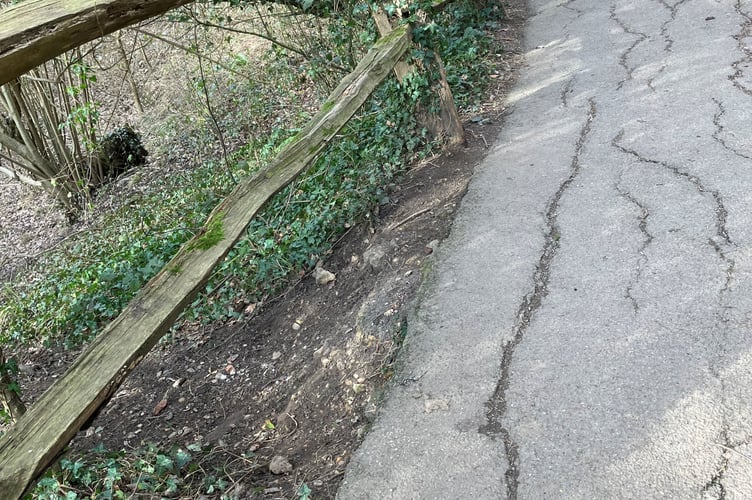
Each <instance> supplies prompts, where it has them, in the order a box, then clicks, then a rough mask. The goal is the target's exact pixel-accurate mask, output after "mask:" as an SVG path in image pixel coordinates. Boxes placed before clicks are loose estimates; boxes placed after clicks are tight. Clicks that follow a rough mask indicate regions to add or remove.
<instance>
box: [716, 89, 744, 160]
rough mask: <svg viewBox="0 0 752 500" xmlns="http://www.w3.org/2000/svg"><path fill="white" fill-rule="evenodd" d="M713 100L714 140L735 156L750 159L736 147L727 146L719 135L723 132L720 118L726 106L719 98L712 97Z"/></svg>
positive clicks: (724, 112)
mask: <svg viewBox="0 0 752 500" xmlns="http://www.w3.org/2000/svg"><path fill="white" fill-rule="evenodd" d="M713 102H714V103H715V104H716V106H717V107H718V111H716V113H715V114H714V115H713V125H715V131H714V132H713V139H714V140H715V142H717V143H718V144H720V145H721V146H723V148H724V149H726V150H728V151H729V152H731V153H733V154H735V155H736V156H738V157H740V158H744V159H746V160H752V156H750V155H747V154H744V153H742V152H741V151H739V150H738V149H736V148H733V147H731V146H729V145H728V144H727V143H726V140H725V139H724V138H723V137H721V134H722V133H723V132H725V131H726V130H725V128H724V126H723V124H722V123H721V119H722V118H723V115H725V114H726V108H725V107H724V106H723V102H722V101H721V100H720V99H716V98H715V97H714V98H713Z"/></svg>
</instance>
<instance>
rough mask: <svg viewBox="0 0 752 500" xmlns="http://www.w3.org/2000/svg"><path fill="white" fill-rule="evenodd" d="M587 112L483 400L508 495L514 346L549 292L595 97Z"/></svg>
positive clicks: (515, 480) (515, 481)
mask: <svg viewBox="0 0 752 500" xmlns="http://www.w3.org/2000/svg"><path fill="white" fill-rule="evenodd" d="M588 103H589V107H588V116H587V119H586V120H585V123H584V124H583V125H582V128H581V129H580V134H579V137H578V138H577V143H576V144H575V151H574V155H573V156H572V162H571V165H570V174H569V176H568V177H567V178H566V179H565V180H564V181H563V182H562V183H561V184H560V185H559V188H558V189H557V191H556V193H555V194H554V196H553V197H552V198H551V200H550V201H549V203H548V206H547V208H546V214H545V217H546V238H545V243H544V245H543V250H542V252H541V256H540V258H539V260H538V265H537V266H536V268H535V271H534V272H533V290H532V291H530V292H528V293H527V294H525V296H524V297H523V298H522V302H521V303H520V306H519V308H518V309H517V321H516V323H515V325H514V327H513V330H512V332H513V335H512V338H511V340H509V341H508V342H506V343H505V344H504V348H503V350H502V357H501V373H500V376H499V381H498V383H497V385H496V389H495V390H494V394H493V395H492V396H491V398H490V399H489V400H488V401H487V402H486V407H487V412H486V417H487V423H486V424H485V425H483V426H481V427H480V428H479V429H478V431H479V432H480V433H482V434H486V435H489V436H492V437H496V436H500V437H501V440H502V442H503V443H504V449H505V453H506V458H507V463H508V468H507V470H506V472H505V473H504V477H505V479H506V486H507V499H508V500H517V489H518V487H519V473H520V454H519V446H518V444H517V443H516V442H515V441H514V439H513V438H512V435H511V433H510V431H509V429H507V428H506V427H504V426H503V425H502V424H501V419H502V418H503V417H504V415H505V414H506V411H507V402H506V399H505V394H506V391H507V389H508V388H509V379H510V366H511V364H512V358H513V356H514V352H515V349H516V348H517V346H518V345H519V344H520V342H522V339H523V337H524V336H525V332H526V331H527V329H528V327H529V326H530V321H531V320H532V318H533V316H534V315H535V313H536V311H537V310H538V309H539V308H540V306H541V303H542V301H543V298H544V297H545V296H546V295H548V284H549V269H550V265H551V262H552V261H553V259H554V257H555V256H556V253H557V251H558V249H559V239H560V236H561V232H560V228H559V225H558V223H557V218H558V211H559V204H560V202H561V199H562V197H563V195H564V193H565V192H566V191H567V189H568V188H569V186H570V185H571V184H572V183H573V182H574V180H575V179H576V178H577V176H578V175H579V173H580V170H581V165H580V157H581V155H582V150H583V149H584V147H585V143H586V141H587V138H588V136H589V134H590V129H591V125H592V123H593V120H595V117H596V113H597V108H596V105H595V101H594V100H593V99H592V98H590V99H589V100H588Z"/></svg>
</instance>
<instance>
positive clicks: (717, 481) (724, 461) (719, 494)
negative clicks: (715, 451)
mask: <svg viewBox="0 0 752 500" xmlns="http://www.w3.org/2000/svg"><path fill="white" fill-rule="evenodd" d="M721 437H722V438H723V443H724V444H723V445H722V448H723V453H722V454H721V461H720V463H719V464H718V468H717V469H716V471H715V474H713V476H712V477H711V478H710V480H709V481H708V482H707V483H705V486H704V487H703V489H702V492H703V494H704V495H703V497H704V498H708V495H713V497H712V498H713V499H714V500H726V487H725V486H724V485H723V475H724V474H725V473H726V471H727V470H728V466H729V460H730V459H729V451H730V450H733V446H732V444H731V443H730V442H729V438H728V431H727V430H726V429H725V428H724V429H723V430H722V431H721Z"/></svg>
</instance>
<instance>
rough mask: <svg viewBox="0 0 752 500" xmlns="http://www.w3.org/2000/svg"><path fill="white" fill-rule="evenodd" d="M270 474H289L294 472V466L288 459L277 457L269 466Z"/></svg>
mask: <svg viewBox="0 0 752 500" xmlns="http://www.w3.org/2000/svg"><path fill="white" fill-rule="evenodd" d="M269 472H271V473H272V474H277V475H279V474H287V473H288V472H292V464H291V463H290V461H289V460H287V457H283V456H282V455H276V456H275V457H274V458H272V461H271V463H270V464H269Z"/></svg>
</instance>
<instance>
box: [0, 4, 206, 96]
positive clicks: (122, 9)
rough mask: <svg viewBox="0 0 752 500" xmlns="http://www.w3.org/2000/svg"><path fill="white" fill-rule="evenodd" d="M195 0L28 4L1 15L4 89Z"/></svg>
mask: <svg viewBox="0 0 752 500" xmlns="http://www.w3.org/2000/svg"><path fill="white" fill-rule="evenodd" d="M192 1H193V0H149V1H147V2H145V1H143V0H25V1H23V2H21V3H19V4H17V5H13V6H11V7H7V8H5V9H2V10H0V85H2V84H4V83H8V82H9V81H11V80H13V79H14V78H17V77H19V76H20V75H22V74H24V73H26V72H27V71H29V70H30V69H32V68H34V67H36V66H39V65H40V64H42V63H44V62H45V61H49V60H50V59H52V58H53V57H56V56H59V55H60V54H62V53H64V52H66V51H68V50H70V49H73V48H76V47H79V46H80V45H82V44H84V43H86V42H89V41H91V40H96V39H97V38H100V37H102V36H104V35H107V34H109V33H112V32H113V31H117V30H119V29H120V28H125V27H126V26H130V25H132V24H135V23H138V22H140V21H143V20H145V19H149V18H152V17H156V16H159V15H161V14H164V13H165V12H167V11H168V10H170V9H174V8H175V7H179V6H181V5H185V4H187V3H191V2H192Z"/></svg>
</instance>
